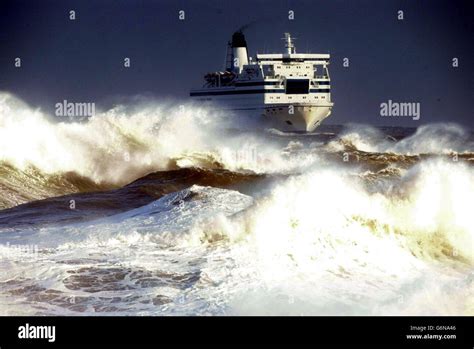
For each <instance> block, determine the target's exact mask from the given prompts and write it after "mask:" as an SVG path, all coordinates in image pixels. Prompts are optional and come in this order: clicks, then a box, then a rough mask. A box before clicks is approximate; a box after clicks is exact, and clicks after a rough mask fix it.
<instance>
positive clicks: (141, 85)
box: [0, 0, 474, 129]
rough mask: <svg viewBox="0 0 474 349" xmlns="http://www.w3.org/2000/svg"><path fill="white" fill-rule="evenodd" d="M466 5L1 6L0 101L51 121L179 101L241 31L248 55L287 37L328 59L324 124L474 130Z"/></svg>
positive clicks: (403, 0) (49, 2) (84, 1)
mask: <svg viewBox="0 0 474 349" xmlns="http://www.w3.org/2000/svg"><path fill="white" fill-rule="evenodd" d="M473 3H474V2H473V1H472V0H465V1H464V0H384V1H381V0H330V1H328V0H308V1H305V0H298V1H294V0H252V1H247V0H245V1H237V0H220V1H211V0H158V1H152V0H148V1H143V0H133V1H132V0H128V1H123V0H95V1H92V0H80V1H68V0H42V1H36V2H34V1H25V0H17V1H10V0H1V1H0V91H8V92H10V93H13V94H15V95H16V96H18V97H19V98H21V99H23V100H24V101H25V102H27V103H28V104H29V105H31V106H32V107H39V108H41V109H43V110H46V111H51V112H53V111H54V105H55V104H56V103H58V102H62V101H63V100H68V101H71V102H94V103H96V104H97V105H98V106H99V107H100V106H104V107H107V106H108V105H109V104H111V103H114V102H115V101H118V100H121V99H124V98H125V99H126V98H132V97H135V96H147V97H150V98H153V99H156V100H157V101H160V100H168V99H170V98H172V99H175V100H186V99H187V98H188V95H189V90H190V89H191V88H193V87H200V86H201V85H202V77H203V75H204V74H205V73H207V72H210V71H216V70H220V69H222V68H223V66H224V61H225V51H226V43H227V41H228V40H229V39H230V37H231V36H232V33H233V32H234V31H235V30H237V29H239V28H240V27H242V26H246V29H245V30H244V33H245V35H246V39H247V43H248V45H249V51H250V54H251V55H252V56H253V55H255V53H256V52H259V53H263V52H267V53H270V52H282V51H283V42H282V40H281V38H282V37H283V33H284V32H287V31H289V32H290V33H292V35H293V36H295V37H297V40H296V50H297V52H302V53H305V52H312V53H330V54H331V65H330V67H329V69H330V74H331V89H332V100H333V102H334V103H335V106H334V109H333V113H332V116H331V118H330V119H328V121H326V123H330V124H345V123H363V124H371V125H387V126H390V125H393V126H409V127H417V126H418V125H420V124H425V123H433V122H456V123H459V124H462V125H464V126H467V127H469V128H471V129H474V118H473V110H474V98H473V97H474V96H473V92H474V67H473V63H474V49H473V41H474V40H473V38H474V21H473V18H474V11H473V8H474V5H473ZM71 10H74V11H75V15H76V19H75V20H70V18H69V16H70V12H69V11H71ZM180 10H183V11H185V12H184V13H185V19H184V20H180V19H179V17H178V16H179V11H180ZM400 10H401V11H403V20H399V19H398V17H399V12H398V11H400ZM288 11H294V19H293V20H290V19H289V18H288ZM17 57H19V58H21V67H20V68H18V67H15V58H17ZM126 57H128V58H130V67H129V68H126V67H124V58H126ZM345 58H348V60H349V66H348V67H344V65H343V62H344V59H345ZM453 58H457V60H458V67H453ZM388 100H392V101H394V102H414V103H420V110H421V118H420V120H416V121H415V120H412V118H410V117H393V116H381V115H380V104H381V103H384V102H387V101H388Z"/></svg>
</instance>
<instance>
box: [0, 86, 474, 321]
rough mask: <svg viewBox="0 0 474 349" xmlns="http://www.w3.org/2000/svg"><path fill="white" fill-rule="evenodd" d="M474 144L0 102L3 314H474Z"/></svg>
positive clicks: (397, 131)
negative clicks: (74, 115) (77, 113)
mask: <svg viewBox="0 0 474 349" xmlns="http://www.w3.org/2000/svg"><path fill="white" fill-rule="evenodd" d="M473 217H474V135H473V133H472V131H470V130H467V129H465V128H463V127H462V126H460V125H457V124H453V123H449V122H446V123H435V124H434V123H433V124H415V123H414V126H413V127H375V126H370V125H363V124H356V123H354V124H345V125H331V118H329V119H328V120H326V121H325V123H324V124H323V125H322V126H321V127H319V128H318V129H316V130H315V132H313V133H310V134H299V133H288V132H280V131H277V130H275V129H261V128H259V127H258V126H257V125H253V124H252V120H246V119H245V118H242V117H237V116H235V115H232V114H231V113H229V112H222V111H218V110H217V109H214V108H209V107H206V108H205V107H200V106H197V105H193V104H189V103H184V102H183V103H179V102H176V101H166V100H164V101H152V100H148V101H146V102H144V101H141V102H140V103H130V104H117V105H114V106H112V107H111V108H109V109H104V110H98V111H97V113H96V114H95V115H94V116H92V117H90V118H86V119H82V120H71V119H67V118H58V117H56V116H54V115H51V114H50V113H47V112H46V111H43V110H41V109H38V108H34V107H31V106H29V105H28V104H26V103H25V102H23V101H22V100H20V99H19V98H17V97H15V96H14V95H12V94H10V93H5V92H2V93H0V315H3V316H5V315H7V316H8V315H66V316H68V315H75V316H77V315H79V316H81V315H87V316H91V315H92V316H112V315H152V316H162V315H204V316H205V315H474V224H473Z"/></svg>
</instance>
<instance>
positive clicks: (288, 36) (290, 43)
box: [282, 33, 296, 54]
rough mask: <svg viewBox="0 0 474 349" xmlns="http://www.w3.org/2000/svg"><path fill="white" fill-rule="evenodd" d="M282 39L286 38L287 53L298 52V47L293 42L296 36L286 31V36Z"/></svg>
mask: <svg viewBox="0 0 474 349" xmlns="http://www.w3.org/2000/svg"><path fill="white" fill-rule="evenodd" d="M282 40H285V41H286V42H285V47H286V53H288V54H292V53H296V48H295V45H294V44H293V40H294V38H292V37H291V34H290V33H285V37H284V38H282Z"/></svg>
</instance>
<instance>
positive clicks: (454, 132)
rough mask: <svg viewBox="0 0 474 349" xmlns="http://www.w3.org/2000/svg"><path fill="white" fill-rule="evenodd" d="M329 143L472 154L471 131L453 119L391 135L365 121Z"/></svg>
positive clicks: (362, 148) (394, 150)
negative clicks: (408, 132)
mask: <svg viewBox="0 0 474 349" xmlns="http://www.w3.org/2000/svg"><path fill="white" fill-rule="evenodd" d="M331 146H332V147H333V148H335V149H337V150H341V151H342V150H351V149H352V150H358V151H363V152H369V153H396V154H404V155H420V154H452V153H459V154H470V155H473V154H474V142H473V134H472V132H470V131H468V130H466V129H465V128H463V127H462V126H460V125H457V124H453V123H435V124H428V125H422V126H420V127H418V128H417V129H416V130H415V132H414V133H413V134H411V135H408V136H402V137H401V138H398V137H397V138H395V137H393V136H390V135H387V134H386V133H384V132H382V130H380V129H376V128H374V127H371V126H368V125H349V126H346V128H345V129H344V130H343V131H342V132H341V134H340V135H339V138H338V139H337V140H335V141H333V142H332V144H331Z"/></svg>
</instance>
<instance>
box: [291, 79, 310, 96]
mask: <svg viewBox="0 0 474 349" xmlns="http://www.w3.org/2000/svg"><path fill="white" fill-rule="evenodd" d="M286 93H287V94H307V93H309V80H308V79H288V80H286ZM289 98H291V97H289Z"/></svg>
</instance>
